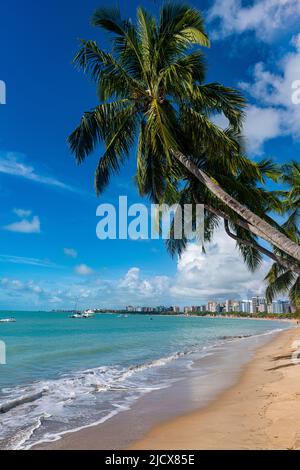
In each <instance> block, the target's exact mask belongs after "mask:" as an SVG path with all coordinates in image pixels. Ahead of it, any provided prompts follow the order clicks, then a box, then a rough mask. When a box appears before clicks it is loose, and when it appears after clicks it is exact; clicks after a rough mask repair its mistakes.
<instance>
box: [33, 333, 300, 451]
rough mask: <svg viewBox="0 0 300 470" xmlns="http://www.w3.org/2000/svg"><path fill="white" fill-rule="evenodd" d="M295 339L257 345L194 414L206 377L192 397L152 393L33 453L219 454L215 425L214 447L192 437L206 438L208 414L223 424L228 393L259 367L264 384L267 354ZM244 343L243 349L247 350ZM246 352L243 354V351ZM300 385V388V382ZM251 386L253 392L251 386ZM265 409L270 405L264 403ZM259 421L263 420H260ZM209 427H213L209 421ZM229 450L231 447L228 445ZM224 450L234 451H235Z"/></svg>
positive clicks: (281, 336)
mask: <svg viewBox="0 0 300 470" xmlns="http://www.w3.org/2000/svg"><path fill="white" fill-rule="evenodd" d="M298 331H299V335H298ZM294 336H296V337H297V338H298V337H299V336H300V330H298V329H295V328H291V329H288V330H285V331H282V332H280V333H278V334H276V336H275V338H272V339H271V341H268V342H267V344H266V343H264V345H263V346H262V345H261V344H260V345H256V346H253V345H252V349H250V350H249V351H248V356H250V357H248V359H247V360H246V361H244V362H243V363H242V364H241V363H240V364H239V365H238V366H237V364H236V365H235V366H231V367H232V369H233V370H231V371H229V372H230V374H231V376H232V377H231V381H229V382H228V383H226V384H224V385H223V387H222V388H221V389H219V391H218V392H217V393H216V392H215V393H214V394H213V395H212V396H211V397H210V398H209V399H207V400H206V401H203V400H202V402H201V401H199V399H198V402H197V401H196V400H194V406H193V407H192V406H190V407H189V409H188V408H187V407H186V406H184V403H185V402H187V400H189V401H193V395H194V396H196V395H198V394H199V389H200V388H201V387H203V380H200V378H199V381H198V382H196V383H194V384H192V387H190V388H191V390H190V392H191V395H190V396H189V395H184V393H185V390H184V388H181V389H180V387H179V389H178V387H177V389H176V388H175V392H174V390H173V392H172V390H171V392H170V389H168V392H167V400H166V396H164V392H163V391H162V394H161V393H159V392H158V394H157V392H152V394H151V395H147V396H146V398H144V399H142V400H140V401H138V403H137V404H136V405H135V408H134V409H131V410H124V411H122V412H121V413H119V414H118V415H117V416H116V417H114V418H112V419H110V420H108V421H106V422H105V423H102V424H98V425H97V424H95V425H91V426H89V427H87V428H86V429H81V430H77V431H75V432H70V433H66V434H65V435H63V436H62V438H61V439H59V440H57V441H54V442H53V441H52V442H45V441H44V442H40V443H39V444H35V445H34V446H33V447H32V449H33V450H35V449H39V450H40V449H41V450H45V449H47V450H48V449H50V450H51V449H55V450H67V449H95V450H97V449H107V450H110V449H122V448H123V449H197V448H204V449H205V448H210V449H218V448H219V447H218V446H217V445H216V444H212V443H213V442H218V439H217V440H216V437H218V434H219V433H220V432H219V430H215V431H213V429H211V428H212V427H211V426H209V435H210V436H211V439H212V442H211V443H209V442H208V441H207V439H206V440H205V439H204V440H202V439H201V437H200V438H199V441H198V440H196V441H195V439H193V438H192V437H193V435H194V436H195V435H197V436H201V427H202V424H199V423H202V414H206V413H209V412H210V411H212V410H215V409H216V410H217V415H215V416H213V417H212V418H211V421H212V422H213V421H216V420H217V421H216V422H219V420H220V417H222V414H223V411H224V409H223V410H222V407H223V408H224V406H225V408H226V407H227V405H228V401H227V398H226V397H227V394H231V393H234V390H235V388H236V387H240V384H241V383H243V381H244V378H245V376H247V374H248V370H251V369H252V368H254V369H255V375H258V377H259V379H258V381H262V379H263V377H261V373H258V372H259V371H257V368H259V369H260V372H261V369H262V367H263V364H262V357H261V354H263V355H264V354H269V355H270V357H274V356H276V355H277V356H278V355H279V354H278V353H277V352H276V353H275V350H277V343H278V344H279V345H282V343H283V342H285V338H286V337H288V342H289V343H291V340H292V338H293V337H294ZM241 344H242V343H241ZM241 344H240V346H239V347H241ZM280 347H283V346H280ZM285 347H286V346H284V348H285ZM236 348H238V346H237V344H236V345H235V346H234V351H235V353H234V354H235V355H236V356H239V351H238V350H236ZM247 348H248V349H249V346H247ZM247 348H244V349H247ZM269 348H270V349H269ZM242 349H243V346H242ZM242 349H240V352H241V351H242ZM267 351H269V353H267ZM236 353H237V354H236ZM251 356H252V359H251ZM253 356H254V358H253ZM225 359H226V361H227V362H228V361H229V362H231V361H232V359H233V360H234V356H233V357H232V358H231V360H230V359H228V358H227V357H226V358H225ZM269 359H270V358H269ZM249 361H250V362H249ZM220 369H222V365H220ZM263 370H264V369H263ZM252 375H253V374H252ZM215 379H217V378H215ZM209 380H211V379H209ZM213 380H214V379H213ZM217 380H218V379H217ZM217 380H216V381H217ZM233 384H234V385H233ZM190 385H191V384H190ZM260 385H261V384H259V383H256V384H255V387H256V388H257V387H258V386H260ZM298 385H299V386H300V381H299V384H298ZM204 386H205V385H204ZM246 386H247V387H249V384H247V385H246ZM255 387H254V388H255ZM245 392H246V390H245V386H244V385H242V387H241V389H240V390H238V396H236V395H235V399H238V401H237V403H239V402H240V401H241V398H243V396H244V394H245ZM165 395H166V394H165ZM178 396H180V398H181V399H180V400H178ZM299 396H300V394H299ZM198 398H199V397H198ZM161 400H162V401H161ZM224 400H225V401H224ZM243 401H244V400H243ZM178 405H179V406H178ZM256 406H258V408H259V406H260V403H256ZM261 406H262V407H264V406H265V403H264V402H263V400H262V403H261ZM250 409H251V413H250V415H251V414H252V415H253V416H254V414H253V409H252V406H251V407H250V408H249V410H250ZM247 410H248V408H247ZM240 412H241V415H242V420H243V421H245V419H244V418H245V405H244V406H242V408H241V409H240ZM236 413H237V411H235V414H236ZM219 415H220V416H219ZM299 417H300V410H299ZM185 420H187V424H186V423H185ZM208 421H210V419H208ZM258 421H260V419H259V418H258ZM145 423H146V424H145ZM208 424H211V423H209V422H208ZM227 425H228V426H227V429H226V432H225V433H224V434H226V433H227V434H230V435H231V434H232V432H233V431H234V429H233V430H232V429H231V425H232V419H231V418H230V420H229V421H228V422H227ZM251 426H252V427H253V422H252V423H251ZM128 429H130V433H129V432H128ZM190 429H193V431H192V432H190V431H189V430H190ZM179 430H180V431H179ZM206 433H207V430H205V431H204V434H206ZM177 434H178V435H177ZM215 434H216V435H215ZM166 435H167V436H172V437H170V438H169V440H168V439H167V440H166V438H165V436H166ZM223 440H224V438H223ZM224 442H225V441H224ZM236 444H237V446H238V447H237V448H247V447H239V441H238V440H237V442H236ZM226 445H228V443H227V444H226ZM254 445H255V444H254ZM201 446H202V447H201ZM220 448H230V446H229V447H226V446H225V447H220ZM249 448H251V447H249ZM254 448H256V447H254Z"/></svg>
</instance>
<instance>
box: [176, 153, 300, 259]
mask: <svg viewBox="0 0 300 470" xmlns="http://www.w3.org/2000/svg"><path fill="white" fill-rule="evenodd" d="M171 153H172V154H173V156H174V157H175V158H177V160H179V161H180V163H182V164H183V165H184V166H185V168H186V169H187V170H188V171H190V172H191V173H192V174H193V175H194V176H195V177H196V178H197V179H198V180H199V181H200V182H201V183H203V184H204V185H205V186H206V187H207V189H209V190H210V191H211V192H212V193H213V194H214V195H215V196H216V197H217V198H218V199H219V200H220V201H222V202H223V204H225V205H226V206H227V207H229V208H230V209H232V210H233V211H234V212H235V213H236V214H238V215H239V216H240V217H242V218H243V219H244V220H246V221H247V222H248V224H249V225H253V226H254V227H256V228H257V229H258V230H259V233H260V234H261V235H260V236H261V238H263V239H264V240H265V241H267V242H270V239H271V240H272V244H273V245H274V246H276V247H277V248H279V249H280V250H282V251H283V252H285V253H287V254H288V255H290V256H291V257H292V258H294V259H295V260H296V261H298V262H300V246H299V245H298V244H297V243H295V242H293V241H292V240H291V239H290V238H288V237H287V236H286V235H284V234H283V233H281V232H280V231H279V230H277V229H276V228H274V227H272V225H270V224H269V223H268V222H266V221H265V220H263V219H261V218H260V217H259V216H257V215H256V214H254V213H253V212H252V211H251V210H249V209H247V207H245V206H243V205H242V204H240V203H239V202H238V201H237V200H236V199H234V198H233V197H232V196H230V195H229V194H228V193H226V191H224V190H223V189H222V188H221V187H220V186H219V185H218V184H216V183H214V182H213V181H212V180H211V178H210V177H209V176H208V175H207V174H206V173H204V171H202V170H200V169H199V168H198V167H197V166H196V165H195V164H194V163H193V162H192V161H191V160H190V159H189V158H188V157H186V156H185V155H183V154H182V153H181V152H178V151H174V150H173V149H171Z"/></svg>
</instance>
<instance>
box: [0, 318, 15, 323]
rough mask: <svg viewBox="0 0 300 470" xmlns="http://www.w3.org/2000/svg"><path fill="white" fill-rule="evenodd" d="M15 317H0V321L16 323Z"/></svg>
mask: <svg viewBox="0 0 300 470" xmlns="http://www.w3.org/2000/svg"><path fill="white" fill-rule="evenodd" d="M16 321H17V320H16V319H15V318H0V323H16Z"/></svg>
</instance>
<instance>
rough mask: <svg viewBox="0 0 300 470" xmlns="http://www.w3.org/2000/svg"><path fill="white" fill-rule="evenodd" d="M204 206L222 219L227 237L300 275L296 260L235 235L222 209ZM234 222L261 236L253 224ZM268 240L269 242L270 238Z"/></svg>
mask: <svg viewBox="0 0 300 470" xmlns="http://www.w3.org/2000/svg"><path fill="white" fill-rule="evenodd" d="M205 208H206V209H207V210H208V211H209V212H211V213H213V214H215V215H217V216H218V217H221V218H222V219H223V220H224V227H225V231H226V233H227V235H228V236H229V237H231V238H233V239H234V240H235V241H237V242H240V243H242V244H244V245H248V246H251V247H252V248H255V249H256V250H258V251H259V252H260V253H262V254H263V255H265V256H267V257H268V258H270V259H271V260H273V261H275V263H277V264H278V265H280V266H282V267H284V268H285V269H288V270H289V271H292V272H294V273H296V274H298V275H300V266H299V265H298V264H297V263H296V262H294V261H292V260H291V259H287V258H283V257H282V256H279V255H276V254H275V253H273V252H272V251H270V250H268V249H267V248H264V247H263V246H261V245H259V244H257V243H255V244H254V243H252V242H251V241H249V240H244V239H242V238H240V237H238V236H236V235H235V234H233V233H232V232H230V229H229V224H228V222H229V221H230V217H229V216H228V215H227V214H226V213H225V212H224V211H222V210H220V209H216V208H214V207H212V206H211V205H208V204H205ZM234 223H235V224H236V225H238V226H240V227H241V228H243V229H245V230H248V231H249V232H251V233H252V234H253V235H256V236H258V237H260V238H263V235H262V233H261V232H260V231H259V230H258V229H257V228H256V227H254V226H253V225H250V224H248V223H247V222H245V221H244V220H235V221H234ZM268 241H269V242H270V243H271V241H270V239H269V240H268Z"/></svg>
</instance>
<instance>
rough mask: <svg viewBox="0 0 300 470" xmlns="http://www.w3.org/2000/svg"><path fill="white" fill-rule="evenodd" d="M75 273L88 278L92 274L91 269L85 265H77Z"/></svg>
mask: <svg viewBox="0 0 300 470" xmlns="http://www.w3.org/2000/svg"><path fill="white" fill-rule="evenodd" d="M75 272H76V273H77V274H79V275H80V276H89V275H91V274H93V272H94V271H93V269H92V268H90V267H89V266H87V265H86V264H79V265H78V266H76V267H75Z"/></svg>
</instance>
